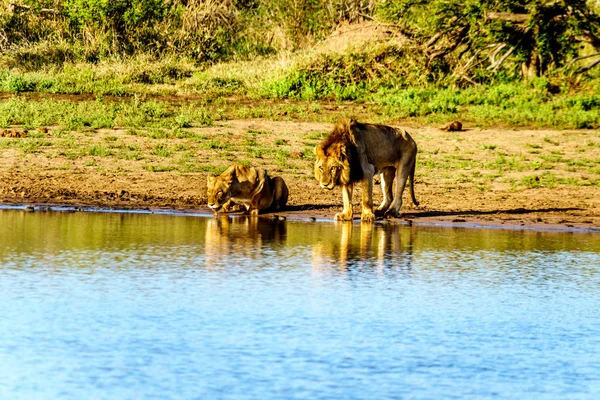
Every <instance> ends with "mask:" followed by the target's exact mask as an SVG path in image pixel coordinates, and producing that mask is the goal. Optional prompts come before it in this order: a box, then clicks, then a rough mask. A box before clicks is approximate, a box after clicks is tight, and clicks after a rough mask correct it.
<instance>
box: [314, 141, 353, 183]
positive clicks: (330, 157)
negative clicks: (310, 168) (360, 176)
mask: <svg viewBox="0 0 600 400" xmlns="http://www.w3.org/2000/svg"><path fill="white" fill-rule="evenodd" d="M315 152H316V160H315V178H316V179H317V181H319V185H321V187H322V188H323V189H329V190H332V189H333V188H334V187H335V186H336V185H345V184H348V183H349V181H350V180H349V177H350V164H349V163H348V157H347V156H346V149H345V147H344V146H343V143H335V144H333V145H331V146H328V147H327V148H323V146H322V145H320V146H317V147H316V148H315Z"/></svg>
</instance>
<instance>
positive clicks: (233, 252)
mask: <svg viewBox="0 0 600 400" xmlns="http://www.w3.org/2000/svg"><path fill="white" fill-rule="evenodd" d="M285 239H286V226H285V222H284V221H280V220H276V219H267V218H256V217H248V216H235V217H231V216H229V215H227V214H221V215H217V216H216V217H215V218H210V219H208V221H207V224H206V234H205V247H206V248H205V256H206V266H207V267H212V266H217V265H218V264H222V265H228V264H229V263H230V262H231V257H232V256H235V257H246V258H260V257H261V254H262V252H263V249H264V248H265V246H263V244H264V243H265V242H270V243H271V245H270V248H273V247H277V246H279V245H282V244H283V243H285Z"/></svg>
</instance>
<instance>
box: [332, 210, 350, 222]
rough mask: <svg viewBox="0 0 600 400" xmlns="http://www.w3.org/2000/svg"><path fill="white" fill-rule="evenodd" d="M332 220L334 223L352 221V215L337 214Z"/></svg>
mask: <svg viewBox="0 0 600 400" xmlns="http://www.w3.org/2000/svg"><path fill="white" fill-rule="evenodd" d="M333 219H334V220H336V221H352V213H351V212H350V213H344V212H341V213H337V214H335V217H333Z"/></svg>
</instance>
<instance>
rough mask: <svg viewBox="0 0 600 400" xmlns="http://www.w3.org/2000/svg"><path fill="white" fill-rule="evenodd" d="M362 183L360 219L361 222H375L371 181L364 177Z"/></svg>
mask: <svg viewBox="0 0 600 400" xmlns="http://www.w3.org/2000/svg"><path fill="white" fill-rule="evenodd" d="M365 178H366V179H365V180H364V181H363V182H362V214H361V216H360V219H361V220H362V221H363V222H373V221H375V214H374V213H373V179H372V178H368V177H365Z"/></svg>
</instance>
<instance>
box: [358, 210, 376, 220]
mask: <svg viewBox="0 0 600 400" xmlns="http://www.w3.org/2000/svg"><path fill="white" fill-rule="evenodd" d="M360 220H361V221H362V222H374V221H375V214H373V211H363V212H362V214H361V216H360Z"/></svg>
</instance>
